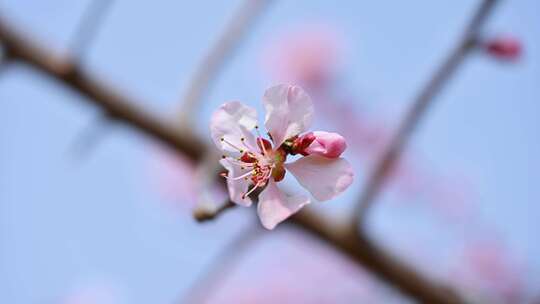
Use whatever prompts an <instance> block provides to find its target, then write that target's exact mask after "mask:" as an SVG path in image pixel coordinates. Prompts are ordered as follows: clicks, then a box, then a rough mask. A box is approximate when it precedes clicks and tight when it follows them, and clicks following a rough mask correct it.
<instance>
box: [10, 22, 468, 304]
mask: <svg viewBox="0 0 540 304" xmlns="http://www.w3.org/2000/svg"><path fill="white" fill-rule="evenodd" d="M0 42H2V43H4V45H5V46H6V51H7V52H8V53H9V54H10V55H11V56H13V58H15V59H18V60H22V61H24V62H26V63H27V64H29V65H31V66H33V67H34V68H36V69H37V70H39V71H41V72H43V73H45V74H47V75H49V76H50V77H52V78H53V79H56V80H58V81H59V82H61V83H63V84H65V85H66V86H67V87H69V88H71V89H73V90H74V91H75V92H78V93H79V94H80V95H81V96H82V97H85V98H83V100H86V101H87V102H89V103H92V104H94V105H95V106H97V107H100V108H101V109H102V110H103V111H105V112H107V113H108V114H109V115H113V116H114V117H115V118H116V120H119V121H123V122H125V123H126V124H127V125H129V126H131V127H133V128H135V129H137V130H139V131H141V132H142V133H143V134H146V135H149V136H152V137H154V138H156V139H158V140H160V141H161V142H163V143H164V144H167V145H169V146H170V147H171V148H173V149H176V150H177V151H178V152H179V153H183V154H185V155H186V156H187V157H189V158H190V159H192V160H193V161H195V162H198V161H200V160H201V159H202V156H203V155H204V153H205V152H206V151H207V146H206V144H205V143H206V141H203V140H202V139H199V138H198V137H197V136H195V135H194V134H193V133H192V131H191V130H189V129H182V130H178V129H177V128H175V127H172V126H171V124H168V123H166V122H165V121H163V120H160V119H159V118H158V117H156V116H154V115H151V114H150V113H148V112H147V111H146V110H145V109H142V108H141V107H140V106H138V105H139V104H140V102H138V101H136V100H133V99H130V98H128V97H126V96H123V95H120V94H119V93H118V92H117V91H116V90H114V89H113V88H112V87H110V86H109V85H107V84H105V83H103V82H100V81H98V80H97V79H96V78H94V77H92V76H91V75H89V74H87V73H86V72H85V71H83V70H82V68H81V67H79V66H77V65H76V64H75V63H74V62H73V61H72V60H70V59H69V58H58V57H57V56H55V55H54V54H52V53H50V52H48V51H46V50H44V49H42V48H41V47H38V46H37V44H35V43H34V42H32V41H30V40H28V39H26V38H24V36H22V35H20V34H19V33H17V32H16V31H14V30H13V29H12V28H10V27H9V26H8V25H7V24H6V23H5V22H4V21H3V19H2V18H1V17H0ZM290 222H291V223H293V224H297V225H299V226H301V227H302V228H304V229H305V230H306V231H308V232H310V233H311V234H312V235H314V236H316V237H318V238H320V239H322V240H324V241H326V242H328V243H329V244H330V245H332V246H334V247H335V248H337V249H338V250H341V251H343V252H344V253H346V254H348V255H349V256H351V257H352V258H353V259H354V260H355V261H357V262H358V263H360V264H362V265H364V266H365V267H366V268H368V269H371V270H372V271H373V272H374V273H375V274H377V275H379V276H380V277H382V278H386V279H388V281H389V282H390V283H391V284H393V285H394V286H396V287H397V288H398V289H399V290H402V291H404V292H405V294H407V295H409V296H411V297H412V298H416V299H418V300H420V301H424V300H427V301H424V302H428V303H448V304H450V303H454V304H459V303H463V301H462V300H460V299H459V298H458V297H457V296H454V295H453V293H448V292H446V290H445V289H442V288H441V287H439V286H438V285H436V284H433V283H431V282H430V281H429V280H426V279H424V278H422V277H421V276H420V275H419V274H417V273H416V272H415V271H414V270H413V269H410V268H409V267H407V266H406V265H404V264H402V263H400V262H399V261H398V260H395V259H393V257H391V256H390V255H388V254H386V253H385V252H384V251H383V250H381V249H379V248H377V247H375V246H374V245H373V244H372V243H371V241H370V240H368V239H367V238H360V239H356V237H354V236H355V235H356V231H355V229H352V226H351V225H346V227H347V229H343V228H342V227H341V226H339V225H338V224H336V223H331V222H329V221H328V220H327V219H326V218H324V217H322V216H321V215H319V214H316V213H313V212H311V211H309V210H303V211H301V212H300V213H298V214H297V215H296V216H294V217H293V218H292V219H291V220H290ZM360 236H362V235H360ZM411 282H415V284H412V283H411Z"/></svg>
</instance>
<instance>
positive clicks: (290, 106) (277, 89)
mask: <svg viewBox="0 0 540 304" xmlns="http://www.w3.org/2000/svg"><path fill="white" fill-rule="evenodd" d="M263 104H264V108H265V109H266V119H265V126H266V129H267V130H268V132H269V133H270V134H271V135H272V138H273V141H274V144H275V146H280V145H281V144H282V143H283V142H284V141H285V140H286V139H288V138H290V137H293V136H295V135H298V134H300V133H302V132H305V131H306V130H307V129H309V127H310V125H311V121H312V120H313V104H312V102H311V98H310V97H309V96H308V95H307V93H306V92H304V90H302V89H301V88H300V87H298V86H291V85H285V84H282V85H277V86H274V87H271V88H269V89H268V90H266V92H265V93H264V96H263Z"/></svg>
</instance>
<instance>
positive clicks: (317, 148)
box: [304, 131, 347, 158]
mask: <svg viewBox="0 0 540 304" xmlns="http://www.w3.org/2000/svg"><path fill="white" fill-rule="evenodd" d="M313 135H314V136H315V140H314V141H313V142H312V143H311V145H309V147H307V148H306V149H305V150H304V151H305V153H306V154H308V155H310V154H314V155H320V156H324V157H327V158H338V157H339V156H340V155H341V153H343V151H345V149H346V148H347V143H346V142H345V138H343V136H341V135H339V134H337V133H331V132H323V131H315V132H313Z"/></svg>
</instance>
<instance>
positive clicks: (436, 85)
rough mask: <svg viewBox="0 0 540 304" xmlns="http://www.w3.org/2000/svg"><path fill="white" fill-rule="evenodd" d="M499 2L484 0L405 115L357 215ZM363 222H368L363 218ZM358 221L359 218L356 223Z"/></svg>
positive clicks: (369, 201) (371, 198)
mask: <svg viewBox="0 0 540 304" xmlns="http://www.w3.org/2000/svg"><path fill="white" fill-rule="evenodd" d="M495 3H496V0H483V1H482V3H481V4H480V6H479V7H478V9H477V10H476V12H475V13H474V16H473V18H472V20H471V21H470V23H469V25H468V26H467V27H466V29H465V32H464V33H463V36H462V38H461V39H460V40H459V41H458V43H457V45H456V47H455V48H454V49H453V50H452V51H451V52H450V54H449V56H448V57H447V59H446V60H445V61H444V62H443V63H442V65H441V66H440V67H439V68H438V69H437V70H436V71H435V74H434V75H433V76H432V77H431V78H430V79H429V81H428V83H427V84H426V86H425V87H424V88H422V89H421V90H420V93H419V94H418V96H417V97H416V98H415V99H414V101H413V102H412V104H411V106H410V108H409V110H408V111H407V113H406V115H405V117H404V118H403V120H402V121H401V123H400V125H399V127H398V130H397V132H396V134H395V135H394V137H393V138H392V140H391V141H390V143H389V144H388V146H387V147H386V149H385V150H384V151H383V153H382V156H381V157H380V158H379V160H378V161H377V163H376V166H375V167H374V170H373V172H372V174H371V175H370V176H369V178H368V181H367V183H366V186H365V187H364V192H363V193H362V195H361V196H360V199H359V200H358V204H357V208H356V212H355V214H357V215H358V216H359V217H360V218H361V219H364V218H365V216H366V214H367V212H368V210H369V208H370V207H371V205H372V204H373V201H374V200H375V197H376V196H377V194H378V193H379V192H380V190H381V188H382V186H383V184H384V182H385V180H386V177H387V175H388V173H389V172H390V171H391V170H392V168H393V167H394V165H395V163H396V162H397V161H398V159H399V157H400V154H401V152H402V151H403V149H404V148H405V145H406V144H407V142H408V141H409V139H410V137H411V134H412V133H413V132H414V130H415V128H416V127H417V126H418V124H419V123H420V121H421V119H422V118H423V117H424V116H425V113H426V112H427V110H428V109H429V107H430V106H433V103H434V101H435V100H436V99H435V97H436V96H437V94H438V93H439V92H440V91H441V90H442V88H443V87H444V85H445V84H446V83H448V81H449V80H450V78H451V77H452V76H453V75H454V73H455V72H456V71H457V69H458V68H459V67H460V66H461V64H462V63H463V62H464V60H465V58H466V57H467V55H468V54H469V53H470V51H471V50H472V49H473V48H474V46H475V45H476V39H477V35H478V31H479V30H480V29H481V27H482V25H483V24H484V23H485V21H486V19H487V17H488V16H489V13H490V12H491V11H492V9H493V7H494V6H495ZM362 222H365V221H363V220H362ZM356 224H357V223H356V221H355V225H356Z"/></svg>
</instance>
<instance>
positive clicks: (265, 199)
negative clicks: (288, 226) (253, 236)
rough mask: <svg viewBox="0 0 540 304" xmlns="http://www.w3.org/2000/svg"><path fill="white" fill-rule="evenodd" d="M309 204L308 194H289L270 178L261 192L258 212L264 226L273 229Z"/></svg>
mask: <svg viewBox="0 0 540 304" xmlns="http://www.w3.org/2000/svg"><path fill="white" fill-rule="evenodd" d="M307 204H309V198H308V197H307V196H304V195H298V196H287V195H285V193H283V192H282V191H281V190H280V189H279V188H278V187H277V185H276V183H275V182H274V181H273V180H272V179H270V180H269V181H268V185H267V186H266V188H265V189H264V191H263V192H262V193H261V194H259V205H258V206H257V213H258V214H259V218H260V219H261V223H262V225H263V226H264V228H266V229H270V230H272V229H274V227H276V225H277V224H279V223H281V222H282V221H284V220H285V219H287V218H288V217H289V216H291V215H292V214H294V213H296V212H297V211H298V210H300V208H302V207H304V206H305V205H307Z"/></svg>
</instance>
